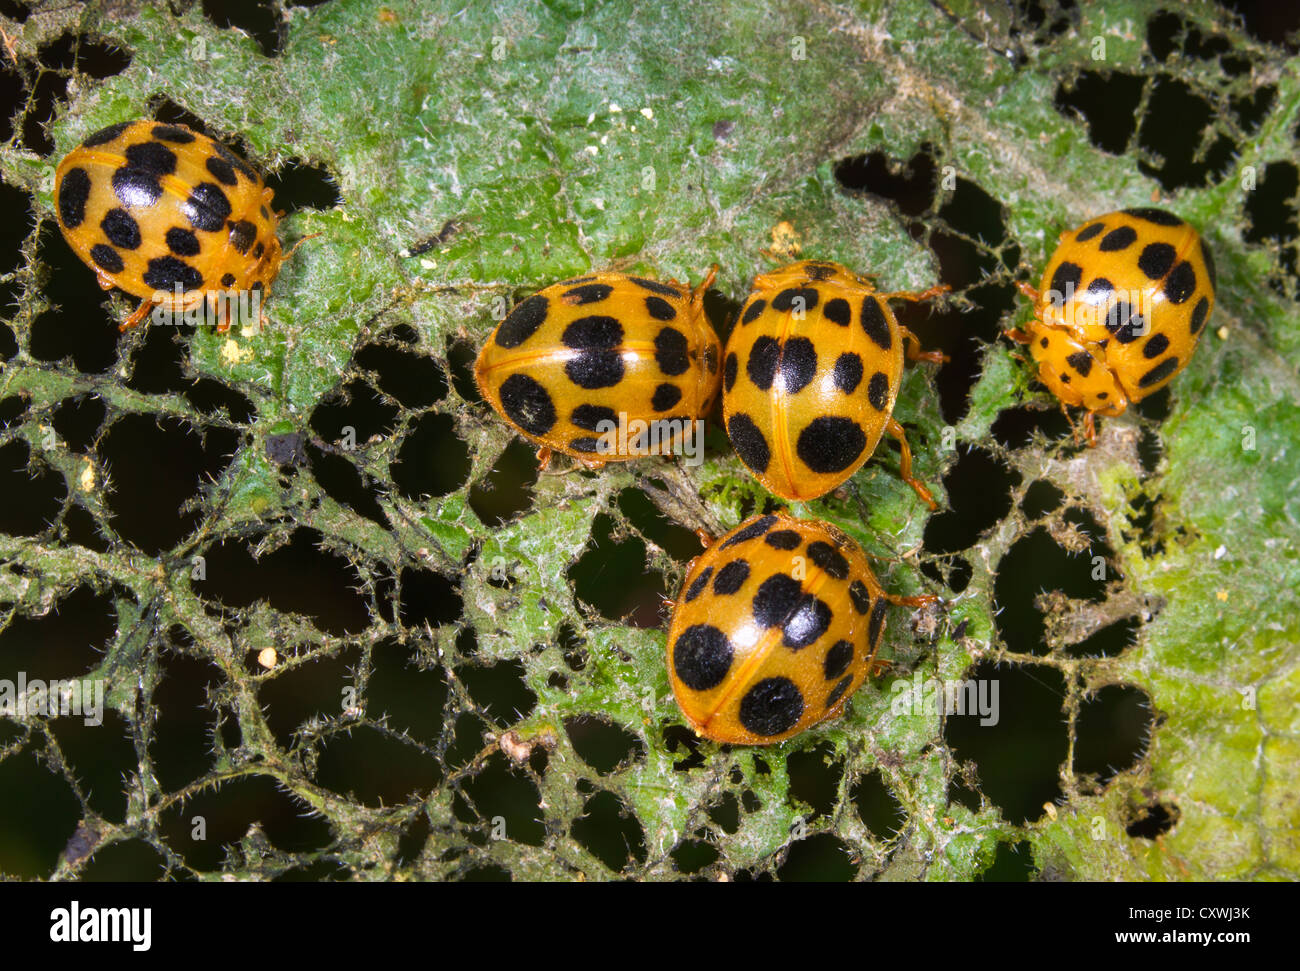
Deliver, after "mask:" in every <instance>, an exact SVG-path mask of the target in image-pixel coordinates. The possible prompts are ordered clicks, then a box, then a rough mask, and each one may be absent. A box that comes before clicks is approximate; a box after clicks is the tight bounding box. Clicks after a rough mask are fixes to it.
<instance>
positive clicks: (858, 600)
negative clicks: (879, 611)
mask: <svg viewBox="0 0 1300 971" xmlns="http://www.w3.org/2000/svg"><path fill="white" fill-rule="evenodd" d="M849 600H851V601H852V602H853V609H854V610H856V611H857V612H858V613H860V614H865V613H866V612H867V611H868V610H870V609H871V591H870V590H868V589H867V585H866V584H865V583H863V582H862V581H861V580H854V581H853V582H852V583H850V584H849Z"/></svg>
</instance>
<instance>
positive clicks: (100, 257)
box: [90, 243, 147, 282]
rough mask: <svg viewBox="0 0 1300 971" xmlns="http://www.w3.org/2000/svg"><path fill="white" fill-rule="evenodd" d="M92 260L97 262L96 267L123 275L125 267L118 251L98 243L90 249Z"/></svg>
mask: <svg viewBox="0 0 1300 971" xmlns="http://www.w3.org/2000/svg"><path fill="white" fill-rule="evenodd" d="M90 258H91V259H92V260H94V261H95V265H96V266H98V267H99V268H100V269H102V270H106V271H107V272H109V273H121V272H122V268H123V267H124V266H125V264H124V263H123V262H122V257H121V255H120V254H119V253H118V252H117V250H115V249H113V247H111V246H105V245H104V244H103V243H96V244H95V245H94V246H92V247H91V248H90ZM146 282H147V281H146Z"/></svg>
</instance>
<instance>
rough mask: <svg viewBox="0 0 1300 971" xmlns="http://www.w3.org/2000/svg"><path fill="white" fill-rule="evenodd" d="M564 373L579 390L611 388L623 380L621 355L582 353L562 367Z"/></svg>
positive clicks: (613, 353) (609, 352)
mask: <svg viewBox="0 0 1300 971" xmlns="http://www.w3.org/2000/svg"><path fill="white" fill-rule="evenodd" d="M564 373H565V374H567V375H568V376H569V380H570V381H572V382H573V383H574V384H576V385H577V386H578V387H580V388H586V389H587V390H588V391H592V390H595V389H596V388H612V387H614V386H615V385H616V384H618V383H619V382H620V381H622V380H623V355H621V354H620V353H619V352H618V351H583V352H582V353H581V354H579V355H578V356H577V357H575V358H572V359H570V360H569V361H567V362H566V363H565V365H564Z"/></svg>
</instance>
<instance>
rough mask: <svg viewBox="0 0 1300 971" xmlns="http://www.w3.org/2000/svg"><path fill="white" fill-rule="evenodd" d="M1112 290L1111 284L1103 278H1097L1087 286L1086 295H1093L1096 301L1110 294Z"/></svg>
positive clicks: (1113, 287) (1113, 286)
mask: <svg viewBox="0 0 1300 971" xmlns="http://www.w3.org/2000/svg"><path fill="white" fill-rule="evenodd" d="M1114 289H1115V284H1113V283H1111V282H1110V281H1109V280H1107V279H1106V278H1105V277H1104V276H1099V277H1097V278H1096V279H1095V280H1093V281H1092V282H1091V283H1089V284H1088V293H1089V294H1092V295H1094V296H1095V297H1097V298H1098V299H1100V298H1102V297H1103V296H1105V295H1106V294H1109V293H1111V292H1112V291H1113V290H1114Z"/></svg>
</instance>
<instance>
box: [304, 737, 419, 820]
mask: <svg viewBox="0 0 1300 971" xmlns="http://www.w3.org/2000/svg"><path fill="white" fill-rule="evenodd" d="M441 781H442V767H441V766H440V765H439V764H438V761H437V760H436V759H435V758H433V756H431V755H429V754H426V753H424V752H422V751H420V750H419V749H418V748H416V747H415V746H414V745H412V744H410V743H409V742H405V741H403V740H401V739H400V738H396V737H394V736H392V735H389V734H386V733H383V732H380V731H379V729H377V728H374V727H373V726H371V725H352V726H349V729H348V731H347V733H346V734H344V733H338V734H331V735H329V736H327V738H326V739H325V741H324V743H323V744H322V745H321V748H320V754H319V756H318V757H317V762H316V784H317V785H320V786H323V787H325V788H326V789H329V790H330V791H331V792H336V793H338V794H339V795H341V796H347V797H349V798H352V799H356V800H359V801H360V802H362V803H364V804H365V805H367V806H372V807H379V806H394V805H397V804H399V803H404V802H406V801H407V800H408V799H411V798H423V797H425V796H427V795H428V794H429V792H430V791H432V790H433V788H434V787H435V786H437V785H438V783H439V782H441Z"/></svg>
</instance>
